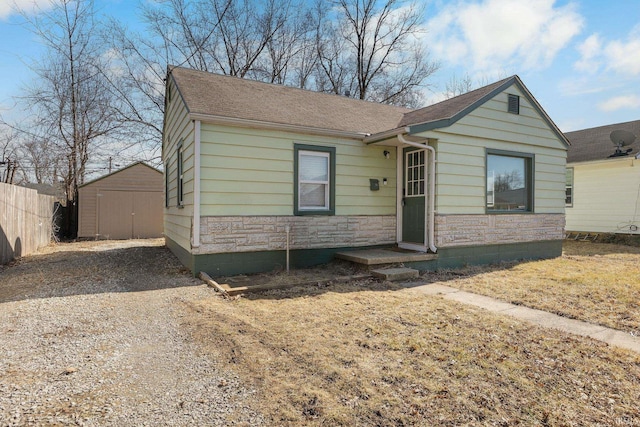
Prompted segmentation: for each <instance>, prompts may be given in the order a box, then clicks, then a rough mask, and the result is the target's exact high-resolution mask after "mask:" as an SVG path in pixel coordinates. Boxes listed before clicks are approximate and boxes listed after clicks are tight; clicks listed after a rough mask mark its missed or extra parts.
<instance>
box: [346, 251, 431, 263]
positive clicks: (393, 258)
mask: <svg viewBox="0 0 640 427" xmlns="http://www.w3.org/2000/svg"><path fill="white" fill-rule="evenodd" d="M335 257H336V258H340V259H344V260H347V261H351V262H355V263H357V264H363V265H380V264H399V263H403V262H416V261H430V260H434V259H437V258H438V255H437V254H431V253H424V252H413V251H405V250H393V249H363V250H355V251H344V252H337V253H336V255H335Z"/></svg>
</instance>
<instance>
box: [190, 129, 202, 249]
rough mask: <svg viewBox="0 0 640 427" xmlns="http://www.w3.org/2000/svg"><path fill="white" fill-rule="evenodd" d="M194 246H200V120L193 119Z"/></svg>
mask: <svg viewBox="0 0 640 427" xmlns="http://www.w3.org/2000/svg"><path fill="white" fill-rule="evenodd" d="M193 134H194V137H193V138H194V143H193V145H194V147H193V245H192V247H193V248H199V247H200V120H194V121H193Z"/></svg>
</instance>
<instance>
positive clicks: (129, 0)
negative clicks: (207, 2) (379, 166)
mask: <svg viewBox="0 0 640 427" xmlns="http://www.w3.org/2000/svg"><path fill="white" fill-rule="evenodd" d="M49 1H50V0H15V3H17V4H18V5H19V6H21V7H22V8H25V9H27V10H28V9H29V8H32V7H33V4H34V2H35V3H39V4H40V7H42V8H46V6H47V4H49ZM143 1H153V0H143ZM12 3H14V0H0V40H2V43H1V44H0V59H1V60H0V110H1V111H0V114H3V115H4V116H5V117H7V116H9V117H11V115H12V114H16V113H15V112H14V111H15V110H13V109H12V108H13V105H14V104H15V97H16V96H19V95H20V93H21V90H23V89H24V87H26V86H28V85H29V82H30V81H32V79H33V75H32V73H31V72H30V70H29V66H28V65H29V64H30V63H32V62H33V61H34V60H36V59H37V58H38V56H39V54H40V53H41V48H40V46H39V45H38V43H37V41H36V39H35V36H34V35H33V34H32V33H30V32H29V30H28V29H27V28H26V27H25V26H24V25H23V24H22V23H21V22H22V19H21V17H20V16H19V15H17V14H16V13H14V12H13V8H12V7H11V4H12ZM137 4H138V1H136V0H95V5H96V8H97V10H98V17H99V19H100V17H104V16H114V17H115V18H117V19H120V20H122V21H125V22H126V23H127V25H129V27H130V28H131V29H136V28H139V27H140V23H139V20H138V17H139V14H138V11H137ZM422 4H424V5H425V22H424V28H423V34H422V35H421V37H423V41H424V43H427V46H428V49H429V51H430V55H431V57H430V59H432V60H435V61H438V62H439V63H440V68H439V70H438V71H437V72H436V74H435V75H434V76H433V77H432V78H431V79H430V80H429V81H428V83H429V85H430V89H429V90H428V91H427V92H426V98H427V100H428V102H427V104H430V103H433V102H437V101H439V100H442V99H444V96H443V93H444V91H445V89H446V85H447V83H448V82H450V81H451V79H452V77H453V76H455V77H456V78H457V79H462V78H464V77H465V76H467V75H468V76H469V77H470V78H471V80H472V81H473V82H474V83H475V85H476V86H479V85H481V84H480V83H482V84H488V83H491V82H493V81H496V80H499V79H502V78H504V77H507V76H511V75H513V74H517V75H519V76H520V78H521V79H522V80H523V82H524V84H525V85H526V86H527V88H528V89H529V91H530V92H531V93H532V94H533V96H534V97H535V98H536V99H537V100H538V102H539V103H540V104H541V105H542V107H543V108H544V109H545V111H546V112H547V114H548V115H549V116H550V117H551V119H552V120H553V121H554V122H555V123H556V124H557V125H558V127H559V128H560V130H562V131H564V132H568V131H573V130H578V129H586V128H591V127H596V126H602V125H608V124H614V123H621V122H627V121H631V120H640V0H573V1H567V0H555V1H554V0H457V1H456V0H453V1H451V0H426V1H425V0H423V1H422Z"/></svg>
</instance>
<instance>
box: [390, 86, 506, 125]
mask: <svg viewBox="0 0 640 427" xmlns="http://www.w3.org/2000/svg"><path fill="white" fill-rule="evenodd" d="M514 79H515V77H514V76H512V77H509V78H506V79H503V80H500V81H498V82H495V83H492V84H490V85H488V86H484V87H481V88H478V89H476V90H472V91H470V92H467V93H464V94H462V95H458V96H456V97H453V98H449V99H446V100H444V101H442V102H438V103H436V104H433V105H429V106H428V107H424V108H420V109H418V110H414V111H411V112H409V113H407V114H405V115H404V117H403V119H402V121H401V122H400V125H399V127H402V126H410V125H416V124H421V123H429V122H437V121H441V120H447V119H453V118H454V117H455V116H456V115H457V114H460V113H463V112H464V110H465V109H467V108H469V107H470V106H472V105H474V104H475V103H477V102H478V101H481V100H482V99H483V98H484V97H485V96H487V95H490V94H491V93H492V92H493V91H494V90H496V89H498V88H500V87H502V85H504V84H505V83H507V82H512V81H513V80H514Z"/></svg>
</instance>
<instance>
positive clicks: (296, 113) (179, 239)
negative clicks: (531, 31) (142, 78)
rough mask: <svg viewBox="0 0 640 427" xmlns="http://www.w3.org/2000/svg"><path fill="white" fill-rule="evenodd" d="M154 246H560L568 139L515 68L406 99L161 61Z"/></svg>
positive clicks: (248, 262)
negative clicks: (392, 101)
mask: <svg viewBox="0 0 640 427" xmlns="http://www.w3.org/2000/svg"><path fill="white" fill-rule="evenodd" d="M165 97H166V108H165V116H164V136H163V151H162V158H163V162H164V170H165V195H166V201H165V210H164V232H165V238H166V242H167V246H168V247H169V248H170V249H171V250H172V251H173V252H174V253H175V254H176V255H177V256H178V258H179V259H180V260H181V261H182V262H183V263H184V264H185V265H186V266H187V267H188V268H190V269H191V271H192V272H193V273H194V274H197V273H198V272H199V271H206V272H208V273H209V274H216V275H227V274H235V273H248V272H259V271H268V270H272V269H274V268H277V267H282V266H284V265H285V256H286V254H285V249H286V242H287V237H288V238H289V249H290V260H291V265H293V266H307V265H312V264H319V263H324V262H327V261H329V260H330V259H331V258H332V257H333V255H334V253H335V252H336V251H345V250H349V249H362V248H368V247H381V246H387V247H389V246H394V245H397V246H398V247H399V248H404V249H408V250H414V251H423V252H427V251H428V252H433V253H436V254H437V257H434V258H436V259H434V260H432V261H429V265H426V264H425V265H421V266H417V267H418V268H422V269H432V268H438V267H450V266H456V265H462V264H467V263H487V262H494V261H499V260H506V259H521V258H545V257H555V256H558V255H560V254H561V251H562V239H563V237H564V194H565V188H564V183H565V161H566V150H567V141H566V139H565V137H564V135H563V134H562V132H560V131H559V130H558V128H557V127H556V125H555V124H554V123H553V121H552V120H551V119H550V118H549V116H548V115H547V114H546V113H545V111H544V110H543V109H542V107H541V106H540V105H539V103H538V102H537V101H536V99H535V98H534V97H533V95H532V94H531V93H530V92H529V90H528V89H527V88H526V87H525V85H524V84H523V83H522V81H521V80H520V78H519V77H518V76H513V77H509V78H506V79H504V80H500V81H498V82H495V83H493V84H490V85H488V86H485V87H482V88H480V89H477V90H474V91H472V92H469V93H466V94H463V95H460V96H457V97H455V98H451V99H448V100H446V101H443V102H440V103H437V104H434V105H431V106H428V107H426V108H421V109H417V110H410V109H406V108H401V107H397V106H391V105H383V104H379V103H374V102H367V101H362V100H357V99H352V98H348V97H345V96H338V95H331V94H325V93H317V92H312V91H307V90H302V89H297V88H291V87H285V86H281V85H274V84H267V83H261V82H256V81H251V80H245V79H239V78H236V77H230V76H222V75H216V74H211V73H207V72H201V71H194V70H190V69H186V68H181V67H169V69H168V74H167V79H166V95H165Z"/></svg>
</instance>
